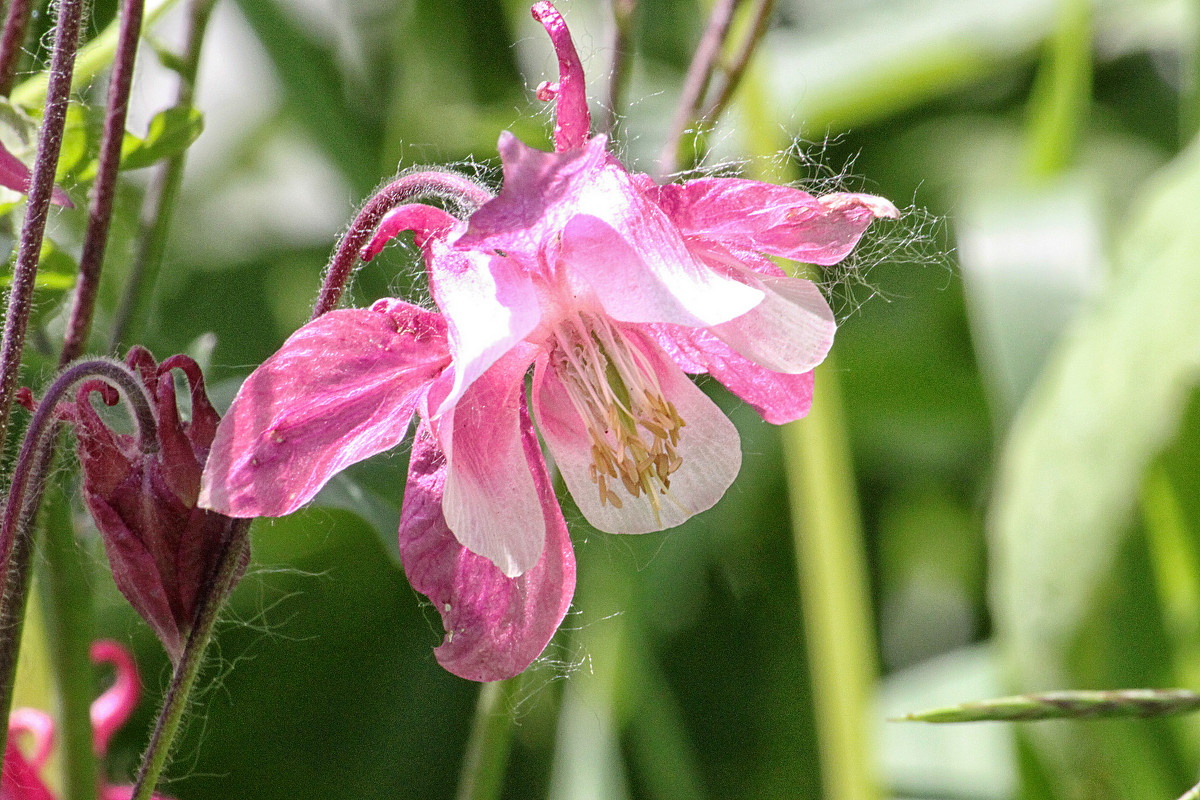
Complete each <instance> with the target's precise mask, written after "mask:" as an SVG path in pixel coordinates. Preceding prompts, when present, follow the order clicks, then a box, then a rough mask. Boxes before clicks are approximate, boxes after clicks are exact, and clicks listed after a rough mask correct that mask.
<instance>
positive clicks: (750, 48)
mask: <svg viewBox="0 0 1200 800" xmlns="http://www.w3.org/2000/svg"><path fill="white" fill-rule="evenodd" d="M774 11H775V0H758V8H757V9H756V10H755V12H754V24H753V25H752V26H751V27H750V32H749V33H748V34H747V35H746V38H745V39H744V40H743V41H742V44H741V46H740V47H739V48H738V52H737V55H735V56H734V57H733V59H732V60H731V61H730V63H729V65H728V66H727V67H726V68H725V70H724V72H725V80H724V81H723V82H722V83H721V88H720V89H718V90H717V92H716V97H714V98H713V101H712V102H711V103H709V104H708V107H707V108H705V109H704V111H703V113H701V114H700V119H702V120H704V121H705V122H707V123H709V124H712V123H715V122H716V121H717V119H718V118H719V117H720V116H721V115H722V114H724V113H725V109H726V108H727V107H728V106H729V101H730V100H732V99H733V95H734V93H735V92H736V91H737V87H738V85H739V84H740V83H741V82H742V76H743V75H745V74H746V67H748V66H749V65H750V59H751V58H752V57H753V56H754V51H755V50H757V49H758V45H759V43H760V42H761V41H762V38H763V36H765V35H766V33H767V28H768V27H769V25H770V22H771V14H772V13H773V12H774Z"/></svg>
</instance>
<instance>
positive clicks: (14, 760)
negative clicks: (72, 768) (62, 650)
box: [0, 640, 167, 800]
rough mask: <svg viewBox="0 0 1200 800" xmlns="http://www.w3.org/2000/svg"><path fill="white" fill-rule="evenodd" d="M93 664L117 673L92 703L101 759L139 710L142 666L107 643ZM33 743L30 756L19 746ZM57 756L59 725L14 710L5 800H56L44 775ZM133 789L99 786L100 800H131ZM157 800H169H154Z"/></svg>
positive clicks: (0, 784) (2, 785)
mask: <svg viewBox="0 0 1200 800" xmlns="http://www.w3.org/2000/svg"><path fill="white" fill-rule="evenodd" d="M91 655H92V661H93V662H95V663H98V664H105V663H107V664H112V665H113V667H114V669H115V670H116V680H115V681H114V682H113V685H112V686H111V687H110V688H109V689H108V690H107V691H105V692H104V693H103V694H101V695H100V696H99V697H97V698H96V701H95V702H94V703H92V709H91V717H92V734H93V737H94V743H95V749H96V755H98V756H100V757H101V758H103V757H104V755H105V754H106V753H107V752H108V743H109V741H111V739H112V737H113V734H114V733H116V731H117V730H118V729H119V728H120V727H121V726H122V725H124V724H125V722H126V721H127V720H128V719H129V715H130V714H131V713H133V709H134V707H136V706H137V702H138V695H139V693H140V691H141V688H140V685H139V682H138V674H137V665H136V664H135V663H134V661H133V656H132V655H131V654H130V652H129V651H128V650H127V649H125V647H124V646H123V645H120V644H117V643H116V642H113V641H108V640H102V641H99V642H96V643H95V644H93V645H92V650H91ZM23 735H25V736H29V737H30V738H31V739H32V740H33V746H32V748H31V750H30V754H29V755H28V756H26V755H25V753H24V752H23V751H22V750H21V748H20V746H19V743H18V740H19V739H20V738H21V737H22V736H23ZM53 750H54V720H53V719H51V718H50V715H49V714H47V713H45V712H44V711H39V710H37V709H32V708H18V709H15V710H14V711H13V712H12V714H10V715H9V718H8V745H7V748H6V751H5V755H4V774H3V776H0V800H55V797H54V793H53V792H51V791H50V789H49V788H48V787H47V786H46V784H45V782H44V781H43V780H42V777H41V773H42V770H43V769H44V768H45V766H46V762H47V761H48V760H49V758H50V755H51V753H52V752H53ZM132 796H133V787H132V786H111V785H109V784H108V782H107V781H105V780H104V779H103V778H102V779H101V781H100V800H129V798H131V797H132ZM154 797H155V798H157V800H167V798H165V797H163V796H162V795H154Z"/></svg>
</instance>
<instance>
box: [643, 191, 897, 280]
mask: <svg viewBox="0 0 1200 800" xmlns="http://www.w3.org/2000/svg"><path fill="white" fill-rule="evenodd" d="M647 195H648V196H649V197H651V198H653V199H654V200H655V201H656V202H657V203H658V204H659V206H661V207H662V209H663V210H664V211H665V212H666V213H667V215H668V216H669V217H670V218H671V220H672V221H673V222H674V223H675V224H676V225H678V226H679V229H680V230H681V231H682V232H683V234H684V235H685V236H697V237H701V238H705V239H712V240H715V241H718V242H722V243H725V244H729V245H733V246H736V247H742V248H745V249H749V250H757V251H759V252H763V253H769V254H771V255H776V256H783V257H784V258H790V259H792V260H795V261H802V262H805V263H809V264H822V265H829V264H836V263H837V262H839V261H841V260H842V259H843V258H845V257H846V256H847V255H848V254H849V253H850V251H851V250H852V249H854V246H855V245H856V244H857V243H858V240H859V238H860V237H861V236H862V234H863V232H864V231H865V230H866V229H867V226H869V225H870V224H871V221H872V220H874V219H875V218H876V217H887V218H890V219H896V218H897V217H899V216H900V212H899V211H898V210H897V209H896V207H895V206H894V205H892V204H891V203H890V202H888V201H887V200H885V199H883V198H882V197H875V196H874V195H867V194H842V193H839V194H830V195H825V196H824V197H813V196H812V195H810V194H808V193H806V192H802V191H800V190H798V189H792V188H789V187H787V186H775V185H773V184H769V183H761V182H759V181H749V180H742V179H736V178H702V179H700V180H696V181H689V182H688V183H685V184H682V185H680V184H670V185H666V186H659V187H656V189H655V190H652V191H649V192H647Z"/></svg>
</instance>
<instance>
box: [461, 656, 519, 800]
mask: <svg viewBox="0 0 1200 800" xmlns="http://www.w3.org/2000/svg"><path fill="white" fill-rule="evenodd" d="M520 682H521V677H520V676H519V675H518V676H516V677H513V678H509V679H508V680H503V681H495V682H494V683H485V684H483V686H481V687H480V689H479V701H478V703H477V705H476V706H475V721H474V723H473V724H472V725H471V738H470V739H469V740H468V741H467V754H466V756H465V757H464V759H463V766H462V773H461V776H460V778H459V784H458V800H496V798H498V797H500V790H501V789H502V788H503V787H504V773H505V769H506V767H507V766H508V752H509V749H510V747H511V745H512V735H513V725H514V724H515V718H514V716H513V711H512V705H513V699H514V697H515V695H516V691H517V688H518V686H519V685H520Z"/></svg>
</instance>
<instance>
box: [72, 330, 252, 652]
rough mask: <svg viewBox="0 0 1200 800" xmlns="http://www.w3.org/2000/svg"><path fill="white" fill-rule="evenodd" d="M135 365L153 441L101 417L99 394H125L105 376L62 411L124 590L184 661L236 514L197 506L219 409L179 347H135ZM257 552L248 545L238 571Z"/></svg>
mask: <svg viewBox="0 0 1200 800" xmlns="http://www.w3.org/2000/svg"><path fill="white" fill-rule="evenodd" d="M126 363H127V364H128V365H129V367H130V368H131V369H132V370H133V371H134V372H135V373H136V374H137V376H138V378H139V380H140V381H141V382H142V384H143V385H144V386H145V388H146V394H147V395H148V398H149V400H150V401H151V404H152V411H153V414H154V418H155V420H156V422H157V428H158V430H157V434H156V436H155V437H154V439H153V440H150V441H144V442H143V441H141V437H140V436H139V435H138V434H136V433H135V434H128V433H117V432H115V431H113V430H112V429H111V428H110V427H109V426H108V425H107V424H106V423H105V422H104V421H103V420H102V419H101V418H100V415H99V414H97V413H96V409H95V408H94V407H93V406H92V403H91V399H90V398H91V394H92V393H93V392H96V393H98V394H99V395H100V396H101V398H103V400H104V402H105V403H106V404H108V405H114V404H115V403H116V402H117V400H118V394H117V392H116V391H115V390H114V389H113V388H112V387H111V386H110V385H109V384H108V383H104V382H102V381H88V382H86V383H84V384H83V385H82V386H80V388H79V391H78V393H77V395H76V402H75V403H74V405H73V406H72V405H70V404H64V406H63V408H62V411H63V414H64V416H66V417H67V418H68V419H70V420H71V421H72V422H73V423H74V424H75V429H76V435H77V438H78V447H77V452H78V455H79V461H80V463H81V465H82V467H83V497H84V500H85V502H86V503H87V507H88V510H89V511H91V514H92V518H93V519H94V520H95V522H96V527H97V528H99V530H100V534H101V536H102V538H103V539H104V548H105V550H106V551H107V553H108V560H109V564H110V566H111V568H112V572H113V577H114V578H115V579H116V583H117V588H119V589H120V590H121V593H122V594H123V595H125V598H126V599H127V600H129V602H130V603H131V604H132V605H133V607H134V608H135V609H136V610H137V612H138V613H139V614H141V615H142V617H143V618H145V620H146V621H147V622H149V623H150V626H151V627H152V628H154V631H155V633H157V634H158V637H159V639H161V640H162V643H163V645H164V646H165V647H166V649H167V652H168V653H169V654H170V655H171V658H172V659H173V660H176V661H177V660H178V659H179V656H180V655H181V653H182V652H183V646H184V642H185V641H186V638H187V634H188V632H189V631H190V630H191V627H192V623H193V619H194V617H195V614H196V608H197V606H198V605H199V604H200V603H201V602H202V601H203V600H204V593H205V592H207V591H209V590H210V588H209V587H210V584H211V579H212V577H213V575H214V572H215V569H216V565H217V561H218V559H219V558H220V554H221V551H222V546H223V545H224V544H225V542H226V541H227V540H228V537H229V536H230V533H231V530H232V526H233V525H234V524H236V522H237V521H236V520H233V519H231V518H229V517H227V516H225V515H223V514H218V513H216V512H214V511H209V510H207V509H202V508H199V507H198V506H197V505H196V497H197V495H198V493H199V491H200V475H201V473H202V472H203V470H204V462H205V460H206V459H207V458H208V451H209V448H210V447H211V446H212V440H213V436H214V435H215V433H216V430H217V423H218V422H219V421H220V415H218V414H217V412H216V410H215V409H214V408H213V407H212V404H211V403H209V400H208V395H207V394H206V393H205V391H204V376H203V375H202V374H201V372H200V367H199V365H197V364H196V362H195V361H193V360H192V359H191V358H189V357H187V356H182V355H177V356H172V357H171V358H168V359H167V360H166V361H164V362H162V364H156V363H155V361H154V357H153V356H152V355H151V354H150V352H149V351H148V350H146V349H144V348H142V347H134V348H132V349H131V350H130V351H129V354H128V356H127V357H126ZM174 369H178V370H180V371H181V372H183V374H184V375H185V376H186V377H187V382H188V385H189V387H190V390H191V420H190V421H188V422H185V421H183V420H182V419H181V418H180V415H179V409H178V407H177V406H176V403H175V382H174V380H173V378H172V375H171V371H172V370H174ZM248 558H249V556H248V551H247V555H246V556H244V557H243V563H242V564H241V565H240V567H239V573H238V576H239V577H240V575H241V573H242V572H244V571H245V568H246V562H247V561H248ZM231 586H232V584H231Z"/></svg>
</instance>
